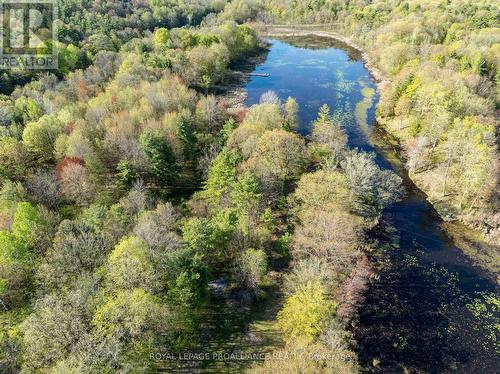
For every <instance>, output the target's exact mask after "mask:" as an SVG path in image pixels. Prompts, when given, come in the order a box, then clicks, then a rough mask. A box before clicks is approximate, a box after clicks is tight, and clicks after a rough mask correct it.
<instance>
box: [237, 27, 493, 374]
mask: <svg viewBox="0 0 500 374" xmlns="http://www.w3.org/2000/svg"><path fill="white" fill-rule="evenodd" d="M269 43H270V49H269V53H268V55H267V59H266V60H265V62H264V63H262V64H261V65H259V66H257V68H256V70H255V72H259V73H269V77H267V78H265V77H252V78H251V79H250V80H249V82H248V84H247V85H246V91H247V94H248V96H247V99H246V105H248V106H249V105H252V104H255V103H257V102H258V101H259V98H260V96H261V94H262V93H264V92H265V91H268V90H273V91H275V92H276V93H277V94H278V95H279V96H280V98H281V99H282V100H286V98H287V97H288V96H292V97H295V98H296V99H297V101H298V103H299V107H300V110H299V118H300V123H301V125H300V127H299V129H298V131H299V132H300V133H301V134H302V135H305V136H307V134H308V133H309V131H310V124H311V121H313V120H314V119H315V117H316V115H317V112H318V110H319V108H320V107H321V105H323V104H325V103H326V104H328V105H329V106H330V108H331V111H332V113H333V114H334V116H337V117H338V118H339V119H341V120H342V122H343V124H344V129H345V130H346V132H347V134H348V135H349V143H350V146H351V147H357V148H359V149H361V150H363V151H368V152H374V153H375V154H376V160H377V163H378V164H379V165H380V166H381V167H384V168H389V169H392V170H394V171H395V172H396V173H398V174H399V175H400V176H401V177H402V178H403V181H404V187H405V190H406V195H405V197H404V198H403V200H402V201H400V202H398V203H396V204H394V205H393V206H391V207H390V208H388V209H386V211H385V212H384V214H383V217H382V219H381V223H380V225H379V227H378V228H377V229H376V230H375V231H376V232H375V233H374V236H375V239H376V240H377V241H378V242H379V248H380V250H379V251H377V253H375V254H373V256H372V261H373V262H374V264H375V267H376V268H377V269H379V272H380V279H379V280H374V281H373V282H372V283H371V285H370V288H369V290H368V293H367V299H366V302H365V303H364V304H363V305H361V306H360V311H359V320H358V321H357V323H356V325H355V326H354V327H353V331H354V333H355V336H356V340H357V347H356V351H357V352H358V354H359V357H360V361H361V364H362V366H363V367H364V370H365V371H366V372H382V373H400V372H401V373H404V372H408V373H448V372H449V373H498V372H499V370H500V359H499V357H500V346H499V342H498V339H499V325H498V323H499V320H500V316H499V313H498V312H499V306H498V301H495V300H498V298H496V299H495V298H494V297H495V295H496V297H498V291H499V289H498V285H497V283H496V281H495V280H494V276H492V275H490V274H488V273H487V272H486V271H484V270H482V269H481V268H479V267H478V266H475V265H474V263H473V262H472V261H471V260H470V259H469V258H468V257H467V256H465V255H464V254H463V252H462V251H461V250H460V248H458V247H457V245H455V244H454V242H453V241H452V240H451V239H450V237H449V236H448V235H447V233H446V231H445V229H444V228H443V222H442V220H441V219H440V217H439V216H438V215H437V213H436V212H435V210H434V209H433V207H432V206H431V205H430V204H429V203H428V202H427V200H426V198H425V195H424V194H423V193H422V192H421V191H420V190H419V189H418V188H417V187H416V186H415V185H414V184H413V183H412V182H411V180H410V179H409V178H408V176H407V174H406V172H405V170H404V167H403V166H402V165H403V164H402V162H401V159H400V156H399V154H398V150H397V147H396V146H394V145H392V143H391V142H389V139H390V137H389V136H388V135H387V134H385V133H384V131H383V130H382V129H380V128H379V127H378V126H377V125H376V121H375V108H376V105H377V101H378V92H377V87H376V84H375V83H374V81H373V80H372V78H371V77H370V74H369V72H368V70H367V69H366V68H365V67H364V65H363V63H362V61H361V59H360V54H359V52H357V51H356V50H353V49H351V48H349V47H347V46H346V45H343V44H341V43H339V42H337V41H334V40H332V39H327V38H321V37H312V36H309V37H307V36H306V37H293V38H285V39H281V40H275V39H271V40H269ZM471 240H472V239H471ZM475 244H476V245H479V246H480V245H481V244H478V243H475Z"/></svg>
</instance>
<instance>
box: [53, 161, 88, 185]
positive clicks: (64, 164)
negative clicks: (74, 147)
mask: <svg viewBox="0 0 500 374" xmlns="http://www.w3.org/2000/svg"><path fill="white" fill-rule="evenodd" d="M71 164H77V165H81V166H85V161H84V160H83V158H81V157H65V158H64V160H62V161H61V162H59V163H58V164H57V165H56V177H57V180H58V181H61V175H62V172H63V170H64V169H65V168H66V167H67V166H69V165H71Z"/></svg>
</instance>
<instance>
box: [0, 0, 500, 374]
mask: <svg viewBox="0 0 500 374" xmlns="http://www.w3.org/2000/svg"><path fill="white" fill-rule="evenodd" d="M59 13H60V14H59V20H58V21H57V22H59V25H58V41H57V42H56V43H57V48H58V51H59V68H58V70H57V71H49V72H34V71H30V70H2V72H1V73H0V93H1V95H0V310H2V312H1V314H0V372H2V373H17V372H23V373H115V372H119V373H154V372H157V371H158V370H160V369H161V363H158V362H157V361H155V360H152V359H151V354H152V353H156V352H162V351H172V352H181V351H184V350H188V349H191V348H193V347H195V346H196V345H197V344H198V338H199V336H200V330H201V329H202V328H203V327H202V321H203V319H204V318H205V313H206V308H207V300H208V299H209V298H210V292H209V290H210V285H211V284H212V283H213V281H214V280H217V279H226V280H228V282H229V287H230V288H231V289H234V290H244V291H245V295H249V298H250V299H251V300H261V299H265V298H266V286H267V285H268V284H269V283H271V282H273V278H272V273H273V272H275V271H284V272H285V276H284V282H283V285H282V287H283V290H284V293H285V295H286V298H285V300H284V303H283V305H282V307H281V309H280V311H279V312H278V314H277V317H276V326H277V328H278V329H279V330H280V331H281V333H282V334H283V336H284V341H285V348H283V352H281V353H283V354H286V352H287V351H288V352H289V351H294V352H302V353H305V354H306V355H298V356H296V357H294V358H293V359H291V360H286V361H282V360H280V361H276V360H268V361H266V362H264V363H259V364H257V365H255V366H253V367H252V368H251V371H252V372H255V373H276V372H290V373H292V372H298V371H301V372H306V373H319V372H328V373H330V372H331V373H356V372H359V370H360V367H359V365H358V362H357V357H356V353H355V349H354V341H353V339H352V336H351V334H350V332H349V331H348V328H347V325H348V323H349V320H350V319H351V318H352V316H353V315H354V314H355V310H356V307H357V304H358V303H359V302H360V300H362V293H363V290H364V282H365V281H366V277H367V276H368V275H369V274H370V272H371V269H370V263H369V260H368V258H367V253H368V252H370V250H371V249H373V248H371V247H372V246H373V245H376V243H373V242H371V241H370V236H369V232H370V230H372V229H373V228H374V227H376V226H377V224H378V220H379V218H380V216H381V213H382V211H383V210H384V208H385V207H387V206H388V205H390V204H392V203H393V202H395V201H397V200H398V199H399V198H400V197H401V195H402V190H401V187H400V184H401V179H400V178H399V177H398V176H397V175H395V174H394V173H393V172H390V171H387V170H382V169H381V168H380V167H379V166H377V164H376V163H375V162H374V156H373V155H372V154H369V153H363V152H361V151H359V150H356V149H349V147H348V146H347V136H346V134H345V132H344V130H343V128H342V127H343V126H342V122H341V119H340V120H339V118H336V117H335V116H333V115H332V114H331V113H330V109H329V108H328V106H326V105H324V106H323V107H322V108H321V110H320V112H319V113H318V117H317V119H316V120H315V121H314V123H313V125H312V132H311V135H310V136H309V137H307V138H305V137H302V136H300V135H298V134H297V133H296V132H295V131H294V130H295V129H296V128H297V126H298V121H299V120H298V115H297V113H298V108H299V107H300V105H301V103H300V102H297V101H296V100H295V99H294V98H292V97H289V98H288V99H287V100H286V101H284V102H282V101H280V99H279V98H278V97H277V95H276V94H275V93H273V92H267V93H266V94H264V95H263V96H262V98H261V100H260V103H259V104H256V105H254V106H252V107H250V108H246V109H244V110H239V111H235V110H234V108H229V106H228V104H227V102H226V101H225V100H224V98H223V97H222V96H221V95H219V93H220V91H221V87H223V86H224V85H226V84H227V83H228V82H230V81H231V79H233V70H236V69H237V67H238V66H239V64H241V63H242V62H245V61H246V60H247V59H248V58H249V57H251V56H255V55H256V54H258V53H260V52H262V50H263V48H265V44H264V42H263V41H262V40H261V39H259V37H258V35H257V33H256V32H255V31H254V30H253V29H252V27H251V25H248V24H247V23H248V22H259V23H276V24H278V23H298V24H313V23H314V24H318V23H319V24H325V25H328V26H327V27H329V28H332V29H334V30H335V31H336V32H338V33H339V34H342V35H345V36H348V37H351V38H353V40H355V41H356V42H358V43H359V44H360V45H362V46H363V47H364V48H365V49H366V50H367V51H368V52H369V54H370V56H371V58H373V61H374V62H375V63H376V64H377V66H379V67H380V69H381V70H382V71H383V72H384V73H385V74H386V75H387V77H389V79H388V81H387V82H386V83H385V84H384V85H383V87H382V91H381V101H380V104H379V106H378V109H377V113H378V117H379V121H380V122H381V123H382V124H383V125H384V126H385V127H387V129H388V130H389V131H390V132H391V133H392V134H393V135H394V136H395V137H397V138H398V139H399V140H400V142H401V144H402V146H403V149H404V151H405V153H406V157H407V167H408V169H409V171H410V175H411V177H412V178H413V179H414V180H415V181H416V182H417V183H418V185H419V186H421V188H422V189H423V190H424V191H426V192H427V193H428V195H429V199H430V200H431V201H432V202H433V203H434V204H435V206H436V207H437V209H438V210H439V212H440V213H441V214H442V215H443V216H444V217H446V218H449V219H455V218H460V219H461V220H463V221H464V222H466V223H468V224H470V225H471V226H473V227H476V228H478V229H480V230H481V231H482V232H483V233H484V235H485V238H486V239H487V240H489V241H490V242H492V243H497V244H498V243H499V240H500V213H499V212H498V211H499V209H498V208H499V205H498V202H499V199H498V197H499V196H498V191H499V190H498V186H497V179H498V175H497V174H498V153H497V143H498V142H497V128H496V125H497V118H496V111H497V110H498V101H499V98H500V96H499V95H500V91H499V89H498V87H499V86H498V81H499V79H500V75H499V74H500V72H499V70H498V65H499V58H500V51H499V46H500V39H499V38H500V31H499V30H500V29H499V28H498V27H496V26H498V21H499V17H500V9H499V8H498V4H496V3H495V2H494V1H489V0H483V1H476V2H474V3H472V2H467V1H459V0H452V1H431V0H429V1H426V0H415V1H396V0H390V1H373V2H368V1H362V0H356V1H348V2H345V1H340V0H338V1H337V0H315V1H287V0H269V1H265V2H264V1H260V0H255V1H252V0H247V1H244V0H236V1H225V0H220V1H218V0H214V1H202V0H190V1H171V0H152V1H136V0H134V1H130V2H122V1H90V0H60V1H59ZM278 353H280V352H278ZM307 354H318V355H323V356H322V357H324V356H329V357H331V356H332V355H334V356H335V357H342V359H338V360H331V359H317V360H305V359H303V357H305V356H307Z"/></svg>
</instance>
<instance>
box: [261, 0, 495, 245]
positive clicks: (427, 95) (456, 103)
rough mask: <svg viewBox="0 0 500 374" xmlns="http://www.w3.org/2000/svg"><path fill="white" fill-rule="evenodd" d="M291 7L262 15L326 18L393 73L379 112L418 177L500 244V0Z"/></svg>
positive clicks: (438, 202)
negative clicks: (496, 0)
mask: <svg viewBox="0 0 500 374" xmlns="http://www.w3.org/2000/svg"><path fill="white" fill-rule="evenodd" d="M254 4H255V3H254ZM288 5H289V4H287V3H286V2H281V1H276V2H270V3H267V2H266V3H265V4H264V3H262V8H263V9H265V14H266V15H267V17H269V18H267V17H264V18H263V17H262V16H261V17H260V18H261V19H262V21H263V22H264V23H270V24H272V23H273V22H276V23H284V24H295V25H297V24H300V23H304V24H322V23H323V24H325V26H324V27H323V28H322V29H324V30H325V31H329V30H330V31H334V32H335V33H337V34H340V35H343V36H347V37H349V38H351V39H353V40H354V41H355V42H357V43H359V45H361V46H362V48H363V49H364V51H366V53H367V54H368V55H369V56H370V59H371V62H372V63H373V64H374V65H376V66H377V67H378V68H380V69H381V71H382V72H383V74H385V75H387V76H389V77H390V78H391V83H390V84H388V85H385V86H384V87H383V88H382V90H381V94H382V97H381V101H380V104H379V106H378V110H377V114H378V120H379V122H380V123H381V124H382V125H383V126H384V127H386V129H387V130H388V131H389V132H390V133H391V134H392V135H394V136H395V137H396V138H398V139H399V141H400V142H401V145H402V147H403V149H404V151H405V155H406V157H407V167H408V170H409V171H410V176H411V178H412V179H413V180H414V181H415V183H416V184H417V185H418V186H419V187H420V188H421V189H422V190H423V191H425V192H426V194H427V195H428V197H429V200H430V201H431V202H432V203H433V204H434V206H435V208H436V209H437V210H438V212H439V213H440V214H441V216H442V217H443V218H444V219H445V220H453V219H460V220H461V221H462V222H464V223H466V224H467V225H469V226H470V227H473V228H475V229H478V230H480V231H482V233H483V235H484V237H485V238H486V240H487V241H489V242H490V243H492V244H494V245H499V239H498V232H499V225H498V217H499V215H498V211H499V205H498V204H499V196H498V141H497V138H498V132H497V128H498V120H497V110H498V95H499V94H498V92H499V91H498V79H499V78H498V64H499V61H498V45H499V39H498V38H499V28H498V27H497V25H498V19H499V17H500V10H499V8H498V6H497V5H496V4H495V3H494V2H491V1H482V2H475V3H474V4H470V3H467V2H460V1H455V2H449V3H446V2H422V1H413V2H412V1H409V2H407V1H390V2H385V1H379V2H374V3H371V4H365V3H364V2H362V1H360V2H356V1H354V2H348V3H343V2H336V1H322V2H318V3H315V4H306V3H300V4H298V3H297V4H294V5H293V6H288ZM254 9H259V8H258V7H256V8H254ZM256 18H259V17H258V16H257V17H256Z"/></svg>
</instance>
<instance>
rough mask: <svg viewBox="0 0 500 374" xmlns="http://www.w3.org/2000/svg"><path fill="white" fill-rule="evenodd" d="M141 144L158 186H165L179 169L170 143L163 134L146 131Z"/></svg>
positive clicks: (149, 169) (151, 173)
mask: <svg viewBox="0 0 500 374" xmlns="http://www.w3.org/2000/svg"><path fill="white" fill-rule="evenodd" d="M140 146H141V150H142V152H143V153H144V157H145V158H146V160H147V162H148V171H149V174H150V175H151V176H152V178H153V181H154V182H155V183H156V186H157V187H160V188H161V187H165V186H166V185H167V184H168V183H169V182H170V181H171V179H172V177H173V176H174V175H175V173H176V171H177V165H176V162H175V156H174V153H173V152H172V148H171V146H170V143H169V142H168V141H167V140H166V139H164V138H163V137H161V136H158V135H154V134H152V133H150V132H145V133H144V134H142V135H141V138H140Z"/></svg>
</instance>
